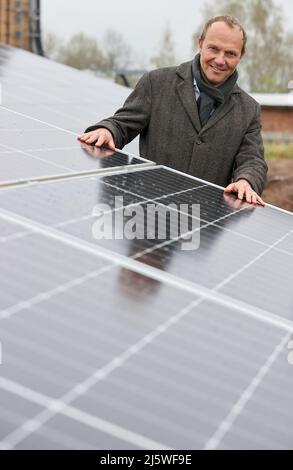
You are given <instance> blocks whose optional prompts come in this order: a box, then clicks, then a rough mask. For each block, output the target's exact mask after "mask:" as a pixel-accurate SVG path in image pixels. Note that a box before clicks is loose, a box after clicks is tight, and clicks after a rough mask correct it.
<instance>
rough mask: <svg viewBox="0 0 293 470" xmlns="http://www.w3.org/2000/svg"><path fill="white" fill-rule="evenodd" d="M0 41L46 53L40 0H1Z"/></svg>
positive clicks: (40, 53) (37, 52)
mask: <svg viewBox="0 0 293 470" xmlns="http://www.w3.org/2000/svg"><path fill="white" fill-rule="evenodd" d="M0 43H5V44H9V45H11V46H14V47H20V48H21V49H25V50H27V51H31V52H34V53H36V54H39V55H44V54H43V48H42V42H41V26H40V0H0Z"/></svg>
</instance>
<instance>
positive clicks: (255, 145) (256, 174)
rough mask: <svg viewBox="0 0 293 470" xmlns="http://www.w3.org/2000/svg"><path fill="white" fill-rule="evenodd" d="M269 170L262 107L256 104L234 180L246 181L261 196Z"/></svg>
mask: <svg viewBox="0 0 293 470" xmlns="http://www.w3.org/2000/svg"><path fill="white" fill-rule="evenodd" d="M267 170H268V167H267V164H266V162H265V160H264V147H263V141H262V136H261V120H260V105H259V104H258V103H256V111H255V115H254V117H253V119H252V121H251V122H250V125H249V126H248V128H247V131H246V133H245V135H244V137H243V139H242V142H241V144H240V147H239V149H238V152H237V155H236V157H235V164H234V171H233V180H234V181H238V180H240V179H246V180H247V181H248V182H249V183H250V185H251V186H252V188H253V189H254V191H256V192H257V193H258V194H259V195H260V194H261V193H262V191H263V189H264V185H265V182H266V174H267Z"/></svg>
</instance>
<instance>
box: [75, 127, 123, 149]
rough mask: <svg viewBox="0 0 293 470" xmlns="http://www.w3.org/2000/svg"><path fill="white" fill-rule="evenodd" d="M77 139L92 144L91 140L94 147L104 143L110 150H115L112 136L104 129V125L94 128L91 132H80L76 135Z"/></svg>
mask: <svg viewBox="0 0 293 470" xmlns="http://www.w3.org/2000/svg"><path fill="white" fill-rule="evenodd" d="M77 139H78V140H80V141H81V142H84V143H85V144H89V145H90V144H92V143H93V142H96V143H95V146H96V147H102V145H106V146H107V147H109V148H110V149H112V150H115V143H114V139H113V136H112V134H111V132H110V131H108V129H105V128H104V127H101V128H99V129H96V130H95V131H91V132H86V133H84V134H81V135H79V136H78V137H77Z"/></svg>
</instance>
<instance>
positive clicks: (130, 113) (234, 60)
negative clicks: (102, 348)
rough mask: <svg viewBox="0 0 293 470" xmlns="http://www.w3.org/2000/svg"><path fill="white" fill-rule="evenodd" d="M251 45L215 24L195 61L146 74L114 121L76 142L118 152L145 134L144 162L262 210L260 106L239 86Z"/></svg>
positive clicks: (218, 20) (219, 20) (229, 22)
mask: <svg viewBox="0 0 293 470" xmlns="http://www.w3.org/2000/svg"><path fill="white" fill-rule="evenodd" d="M246 39H247V37H246V33H245V31H244V29H243V27H242V26H241V24H240V23H239V21H238V20H236V19H235V18H233V17H230V16H218V17H215V18H212V19H211V20H209V21H208V22H207V23H206V25H205V27H204V29H203V32H202V34H201V36H200V37H199V41H198V44H199V50H200V53H199V54H197V55H196V56H195V59H194V60H193V61H190V62H186V63H183V64H181V65H180V66H179V67H167V68H162V69H158V70H153V71H151V72H149V73H146V74H145V75H144V76H143V77H142V78H141V79H140V81H139V82H138V84H137V85H136V87H135V89H134V90H133V92H132V93H131V94H130V96H129V97H128V98H127V100H126V101H125V103H124V105H123V107H122V108H120V109H119V110H118V111H117V112H116V113H115V115H114V116H113V117H110V118H108V119H105V120H103V121H101V122H99V123H98V124H96V125H94V126H91V127H89V128H88V129H87V130H86V131H85V133H84V134H82V135H80V136H79V137H78V139H79V140H80V141H82V142H85V143H87V144H94V143H95V145H96V146H98V147H100V146H102V145H106V146H108V147H109V148H111V149H114V148H115V146H116V147H117V148H123V146H124V145H126V144H127V143H128V142H130V141H131V140H132V139H134V138H135V137H136V136H137V135H138V134H140V155H141V156H143V157H146V158H149V159H151V160H153V161H155V162H157V163H158V164H163V165H167V166H170V167H172V168H175V169H177V170H179V171H182V172H184V173H188V174H190V175H193V176H196V177H198V178H202V179H204V180H207V181H210V182H212V183H216V184H219V185H221V186H226V188H225V192H234V193H237V194H238V198H239V199H243V198H245V199H246V201H247V202H249V203H253V204H257V203H258V204H261V205H264V202H263V200H262V199H261V197H260V194H261V192H262V190H263V187H264V184H265V179H266V172H267V165H266V163H265V161H264V155H263V143H262V138H261V132H260V131H261V124H260V106H259V104H258V103H257V102H256V101H255V100H254V99H253V98H251V97H250V96H249V95H248V94H246V93H245V92H244V91H243V90H242V89H241V88H240V87H239V86H238V85H237V84H236V82H237V78H238V73H237V70H236V68H237V65H238V64H239V62H240V60H241V59H242V57H243V55H244V53H245V46H246Z"/></svg>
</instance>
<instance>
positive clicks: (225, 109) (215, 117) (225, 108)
mask: <svg viewBox="0 0 293 470" xmlns="http://www.w3.org/2000/svg"><path fill="white" fill-rule="evenodd" d="M235 102H236V100H235V99H234V97H233V95H230V97H229V101H228V102H227V103H224V104H223V105H222V106H220V108H219V109H218V110H216V111H215V112H214V113H213V114H212V116H211V117H210V119H209V120H208V122H207V123H206V125H205V126H204V127H203V128H202V131H206V130H208V129H210V127H213V126H214V125H215V124H217V122H218V121H220V119H223V118H224V117H225V116H226V114H228V113H229V112H230V111H231V110H232V108H233V107H234V105H235Z"/></svg>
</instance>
